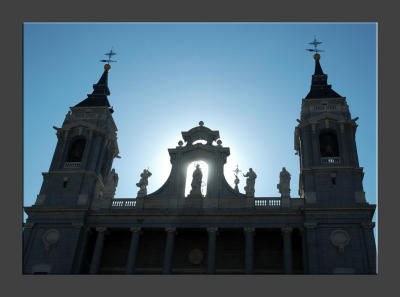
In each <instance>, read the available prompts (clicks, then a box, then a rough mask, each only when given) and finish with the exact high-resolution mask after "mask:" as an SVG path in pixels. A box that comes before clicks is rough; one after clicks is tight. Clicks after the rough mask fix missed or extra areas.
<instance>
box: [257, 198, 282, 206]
mask: <svg viewBox="0 0 400 297" xmlns="http://www.w3.org/2000/svg"><path fill="white" fill-rule="evenodd" d="M254 206H255V207H280V206H281V199H280V198H255V199H254Z"/></svg>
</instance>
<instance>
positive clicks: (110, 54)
mask: <svg viewBox="0 0 400 297" xmlns="http://www.w3.org/2000/svg"><path fill="white" fill-rule="evenodd" d="M116 54H117V53H116V52H113V51H112V48H111V50H110V51H109V52H108V53H105V54H104V55H105V56H108V59H103V60H100V62H104V63H107V64H110V63H111V62H117V61H113V60H111V58H112V56H115V55H116Z"/></svg>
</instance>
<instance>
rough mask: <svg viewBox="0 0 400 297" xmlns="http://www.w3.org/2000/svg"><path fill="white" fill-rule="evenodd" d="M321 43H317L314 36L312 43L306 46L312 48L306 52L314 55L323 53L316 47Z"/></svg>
mask: <svg viewBox="0 0 400 297" xmlns="http://www.w3.org/2000/svg"><path fill="white" fill-rule="evenodd" d="M321 43H322V42H321V41H317V38H315V36H314V40H313V41H312V42H309V43H308V44H311V45H313V46H314V48H307V49H306V51H309V52H315V53H316V54H318V53H319V52H323V50H320V49H318V48H317V47H318V45H320V44H321Z"/></svg>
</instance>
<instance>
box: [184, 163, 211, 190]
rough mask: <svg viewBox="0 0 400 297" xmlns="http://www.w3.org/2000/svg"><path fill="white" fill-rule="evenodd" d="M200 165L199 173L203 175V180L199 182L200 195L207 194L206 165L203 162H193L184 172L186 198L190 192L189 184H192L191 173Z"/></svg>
mask: <svg viewBox="0 0 400 297" xmlns="http://www.w3.org/2000/svg"><path fill="white" fill-rule="evenodd" d="M197 164H199V165H200V169H201V172H202V173H203V178H202V182H201V193H202V194H203V196H206V194H207V179H208V164H207V163H206V162H204V161H201V160H199V161H194V162H192V163H190V164H189V166H188V167H187V171H186V187H185V197H187V196H188V195H189V194H190V191H191V189H192V186H191V183H192V179H193V177H192V175H193V171H194V170H195V169H196V165H197Z"/></svg>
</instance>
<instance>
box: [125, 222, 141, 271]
mask: <svg viewBox="0 0 400 297" xmlns="http://www.w3.org/2000/svg"><path fill="white" fill-rule="evenodd" d="M130 230H131V232H132V236H131V245H130V247H129V254H128V263H127V264H126V274H134V273H135V268H136V267H135V266H136V256H137V253H138V247H139V237H140V231H141V229H140V228H138V227H134V228H130Z"/></svg>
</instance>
